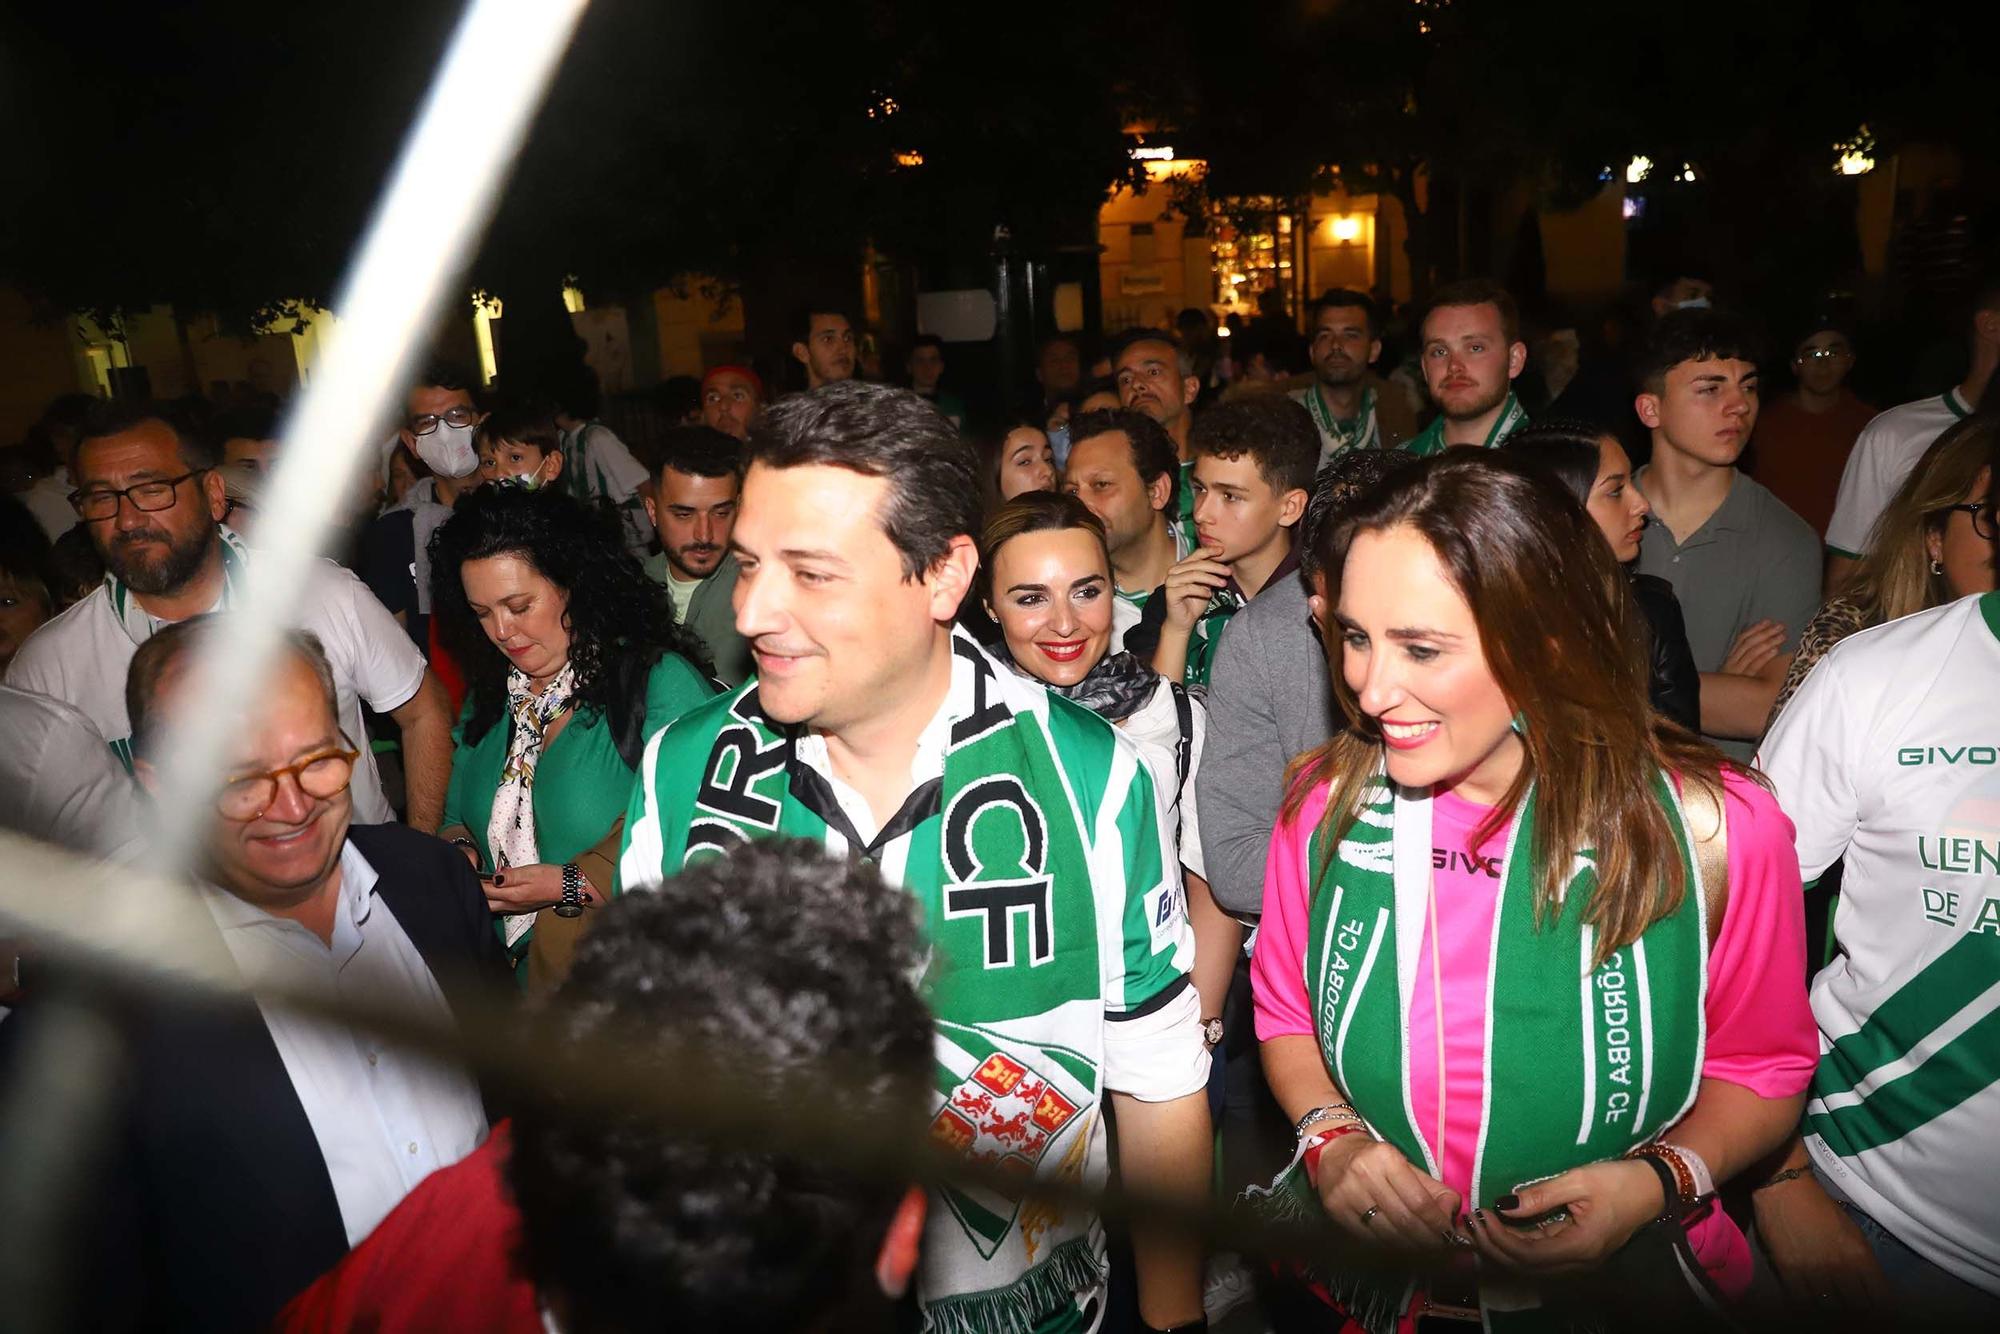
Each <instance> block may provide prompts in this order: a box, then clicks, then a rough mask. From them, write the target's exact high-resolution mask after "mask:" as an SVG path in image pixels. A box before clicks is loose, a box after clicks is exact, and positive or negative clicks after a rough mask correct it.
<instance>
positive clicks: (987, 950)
mask: <svg viewBox="0 0 2000 1334" xmlns="http://www.w3.org/2000/svg"><path fill="white" fill-rule="evenodd" d="M953 650H954V658H953V664H952V667H953V673H954V680H953V687H952V692H951V696H950V699H951V701H952V703H950V704H948V705H947V708H948V709H950V710H951V716H950V718H949V729H950V732H949V741H948V744H947V746H946V750H945V756H944V773H943V778H942V781H939V780H938V779H936V778H933V779H931V780H930V782H929V783H928V784H925V785H924V786H921V787H919V789H918V791H917V794H916V795H915V796H913V798H912V801H911V804H909V805H906V806H905V808H904V811H903V812H902V813H901V814H899V815H898V817H897V818H896V819H894V820H892V821H891V822H890V824H889V825H888V826H887V827H885V828H884V830H883V831H882V833H881V835H880V836H878V838H877V839H876V842H875V844H874V845H871V846H870V847H869V848H863V847H861V846H860V845H859V844H858V842H857V841H856V840H855V838H854V837H853V836H852V835H851V832H850V831H851V825H850V823H849V821H848V820H847V818H846V816H845V815H844V813H842V812H841V811H840V809H839V806H838V802H837V800H836V799H835V797H834V795H833V793H832V792H831V791H830V790H829V789H828V787H827V784H826V780H825V779H824V777H823V776H822V775H820V774H819V773H818V771H816V770H814V769H812V768H811V767H810V766H808V765H806V764H804V763H803V762H802V761H800V760H799V759H798V758H797V756H796V754H795V745H796V736H795V734H794V729H787V728H785V727H783V726H781V725H779V724H776V723H773V722H772V721H771V720H770V719H769V718H767V717H766V716H765V715H764V713H763V711H762V709H761V708H760V707H759V704H758V697H757V684H756V682H755V681H752V682H750V683H749V684H747V685H745V686H743V687H742V688H740V689H739V690H737V691H736V693H735V694H734V695H733V696H732V697H730V698H729V699H728V700H727V701H726V702H725V701H722V700H717V701H713V702H711V704H709V705H707V706H704V709H705V712H700V713H697V714H695V715H690V716H689V717H687V718H685V719H683V720H682V722H681V723H680V724H678V725H677V729H676V730H678V728H679V727H685V726H689V725H694V726H696V727H699V728H701V729H703V731H704V733H705V735H700V736H696V737H693V738H689V740H690V741H691V742H692V743H693V747H694V748H693V753H698V754H705V755H706V760H705V762H704V766H703V769H702V773H701V780H700V782H699V784H698V785H697V784H693V783H673V784H671V786H670V785H669V784H667V783H662V784H660V811H659V821H658V825H659V828H660V830H661V837H662V839H663V840H664V843H665V846H664V847H663V848H662V849H661V856H662V864H664V865H667V866H675V865H683V864H685V863H687V862H689V861H692V860H695V859H697V858H700V857H702V856H705V855H714V854H716V853H718V852H721V851H722V850H724V849H727V848H729V847H731V846H733V845H734V844H735V843H737V842H738V841H739V840H743V839H750V838H762V837H769V836H784V837H795V838H808V839H813V840H815V841H818V842H822V843H823V842H825V841H826V840H827V837H828V833H829V830H830V829H837V830H841V831H842V832H843V833H844V834H848V842H849V844H850V851H852V852H856V853H860V854H862V855H866V856H876V855H879V856H881V857H882V858H883V859H884V860H885V861H886V860H888V859H889V854H890V852H891V851H895V850H896V849H894V846H893V845H895V844H896V843H898V842H900V841H903V840H907V843H906V845H905V847H904V848H903V849H901V850H900V854H901V855H900V857H899V860H900V861H901V862H902V868H901V878H902V882H903V885H904V888H905V889H906V890H907V891H908V892H909V893H910V894H911V895H912V896H914V897H915V898H916V899H917V901H918V903H919V904H920V905H921V907H922V911H923V915H924V922H925V927H926V935H927V938H928V939H929V941H930V944H931V959H930V963H929V967H928V970H927V972H926V975H925V978H924V990H925V994H926V996H927V999H928V1000H929V1002H930V1005H931V1009H932V1013H933V1014H934V1015H935V1016H936V1020H937V1030H938V1035H937V1043H936V1066H935V1070H934V1076H935V1078H934V1094H933V1101H932V1118H931V1135H932V1137H933V1138H934V1139H935V1140H936V1141H937V1142H939V1143H940V1144H943V1145H944V1146H946V1147H947V1148H949V1149H951V1150H953V1151H955V1152H957V1153H959V1154H962V1155H963V1156H964V1157H965V1158H967V1159H968V1160H970V1161H972V1162H976V1163H980V1164H983V1165H986V1166H988V1167H993V1168H997V1169H998V1170H999V1171H1001V1172H1002V1173H1005V1174H1010V1175H1013V1176H1016V1177H1018V1178H1023V1179H1025V1178H1027V1177H1030V1176H1034V1175H1045V1176H1052V1177H1057V1178H1060V1179H1063V1180H1066V1181H1071V1182H1075V1181H1081V1180H1083V1179H1084V1177H1085V1174H1086V1172H1090V1173H1097V1172H1101V1171H1102V1168H1103V1164H1102V1162H1101V1161H1093V1158H1094V1157H1101V1154H1102V1148H1101V1137H1100V1136H1094V1135H1093V1128H1094V1125H1095V1123H1096V1121H1097V1120H1098V1117H1099V1115H1100V1112H1099V1106H1098V1104H1099V1101H1100V1097H1101V1088H1102V1080H1101V1068H1102V1062H1103V1053H1102V1049H1103V1024H1104V1001H1103V982H1102V977H1101V973H1100V967H1099V941H1098V930H1099V926H1098V921H1097V915H1096V914H1097V909H1096V896H1095V895H1093V894H1092V893H1091V892H1090V888H1089V885H1090V868H1089V863H1088V862H1087V860H1086V848H1085V836H1084V833H1083V830H1084V828H1085V827H1086V826H1085V825H1084V823H1083V817H1082V816H1081V814H1080V807H1079V805H1078V802H1077V794H1075V793H1073V792H1072V791H1071V790H1070V787H1069V784H1068V780H1067V779H1066V777H1065V775H1064V772H1063V770H1062V769H1061V768H1060V767H1059V766H1058V764H1057V762H1056V759H1055V755H1054V750H1053V747H1052V743H1051V739H1050V733H1049V731H1048V724H1047V721H1046V718H1045V717H1044V716H1043V713H1044V712H1045V711H1046V710H1047V709H1050V708H1070V707H1074V706H1071V705H1069V704H1068V703H1066V702H1064V701H1058V700H1050V699H1049V697H1048V696H1047V695H1046V693H1045V692H1043V691H1042V690H1041V689H1040V688H1039V687H1038V686H1035V685H1033V684H1031V683H1028V682H1024V681H1021V680H1018V679H1016V678H1015V677H1014V676H1013V675H1012V674H1011V673H1007V672H1002V671H997V670H996V669H995V665H994V663H993V660H992V659H991V658H989V657H988V656H987V655H986V654H985V653H984V652H982V651H981V650H980V649H979V648H978V647H977V645H975V644H974V643H973V642H972V641H971V639H970V638H969V637H966V636H964V635H963V634H962V633H961V634H959V635H957V636H955V637H954V639H953ZM1037 705H1039V706H1040V711H1038V709H1037ZM662 763H663V766H664V761H663V762H662ZM641 781H642V782H643V781H644V779H643V778H642V780H641ZM926 788H927V789H928V795H925V793H926ZM677 842H678V844H679V846H676V843H677ZM648 855H650V850H649V852H648ZM1057 887H1061V892H1057ZM1094 1145H1095V1146H1098V1147H1096V1148H1095V1149H1093V1146H1094ZM931 1208H932V1214H933V1219H932V1223H931V1225H930V1226H929V1227H928V1228H927V1229H926V1232H925V1237H924V1263H923V1267H922V1278H921V1283H920V1295H921V1297H922V1299H923V1304H924V1310H925V1316H926V1321H927V1326H928V1327H929V1328H931V1329H937V1330H947V1331H952V1332H953V1334H961V1332H962V1334H987V1332H989V1331H992V1332H995V1334H998V1332H1000V1331H1007V1332H1010V1334H1011V1332H1013V1331H1020V1332H1022V1334H1025V1331H1028V1330H1030V1329H1031V1328H1033V1327H1034V1325H1035V1324H1036V1322H1037V1319H1038V1318H1045V1317H1047V1316H1048V1315H1050V1314H1051V1313H1052V1312H1054V1311H1056V1310H1057V1309H1059V1308H1060V1307H1061V1305H1062V1304H1063V1303H1065V1302H1067V1301H1069V1300H1071V1299H1072V1297H1073V1294H1075V1293H1077V1292H1079V1291H1082V1290H1085V1289H1088V1288H1091V1287H1093V1286H1095V1285H1096V1284H1098V1283H1099V1282H1100V1281H1101V1279H1102V1273H1103V1271H1102V1259H1101V1252H1100V1250H1099V1247H1098V1244H1097V1240H1096V1238H1095V1237H1094V1235H1093V1233H1094V1219H1093V1218H1091V1217H1090V1216H1089V1215H1087V1214H1082V1213H1079V1212H1078V1211H1074V1210H1071V1211H1068V1212H1066V1213H1058V1212H1057V1211H1053V1210H1050V1209H1046V1208H1042V1207H1040V1206H1039V1205H1037V1204H1035V1203H1034V1202H1030V1201H1026V1200H1025V1199H1024V1197H1023V1196H1022V1195H1021V1194H1019V1193H1015V1192H1012V1191H996V1190H993V1189H990V1188H988V1187H986V1186H984V1185H980V1186H972V1185H967V1186H963V1187H958V1186H947V1187H945V1188H944V1189H943V1190H941V1191H940V1192H939V1193H938V1194H936V1195H934V1196H933V1199H932V1206H931Z"/></svg>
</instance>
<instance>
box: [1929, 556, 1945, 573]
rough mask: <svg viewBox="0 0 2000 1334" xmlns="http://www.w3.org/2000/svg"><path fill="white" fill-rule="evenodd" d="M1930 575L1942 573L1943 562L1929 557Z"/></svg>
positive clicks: (1934, 557)
mask: <svg viewBox="0 0 2000 1334" xmlns="http://www.w3.org/2000/svg"><path fill="white" fill-rule="evenodd" d="M1931 573H1932V574H1943V573H1944V562H1943V561H1941V560H1939V559H1938V558H1937V557H1936V556H1933V557H1931Z"/></svg>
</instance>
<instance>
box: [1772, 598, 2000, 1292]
mask: <svg viewBox="0 0 2000 1334" xmlns="http://www.w3.org/2000/svg"><path fill="white" fill-rule="evenodd" d="M1758 767H1759V768H1761V769H1762V770H1763V771H1764V773H1765V774H1767V775H1768V776H1769V777H1770V779H1771V782H1772V784H1773V786H1774V787H1775V788H1776V790H1777V795H1778V800H1779V802H1780V803H1781V804H1782V805H1783V806H1784V808H1785V813H1786V814H1787V815H1789V816H1791V818H1792V822H1793V824H1794V826H1795V827H1796V829H1797V838H1798V853H1799V869H1800V871H1801V872H1802V873H1803V874H1804V876H1805V878H1806V879H1807V880H1808V881H1812V880H1814V879H1816V878H1818V877H1819V876H1820V875H1821V874H1822V873H1823V872H1824V871H1825V870H1826V868H1827V867H1828V866H1829V865H1831V864H1832V863H1833V861H1834V860H1835V859H1836V858H1839V857H1843V856H1844V857H1845V858H1846V872H1845V875H1844V878H1843V880H1842V882H1841V893H1840V902H1839V906H1838V907H1837V908H1836V909H1835V912H1834V919H1833V928H1834V936H1835V939H1836V940H1837V941H1838V942H1839V946H1840V956H1839V957H1837V958H1836V959H1834V960H1833V962H1832V963H1830V964H1829V965H1828V966H1827V967H1826V968H1825V969H1824V970H1822V971H1821V972H1820V974H1819V976H1818V978H1816V979H1815V980H1814V982H1813V987H1812V1008H1813V1016H1814V1017H1815V1018H1816V1019H1817V1020H1818V1021H1819V1028H1820V1052H1821V1055H1820V1064H1819V1070H1818V1072H1817V1074H1816V1075H1815V1076H1814V1079H1813V1086H1812V1093H1811V1098H1810V1101H1809V1102H1808V1103H1807V1104H1806V1125H1805V1131H1806V1147H1807V1149H1808V1151H1809V1152H1810V1153H1811V1154H1812V1158H1813V1162H1814V1164H1815V1165H1816V1166H1817V1167H1818V1168H1819V1170H1820V1171H1821V1172H1822V1173H1823V1174H1824V1175H1825V1176H1826V1177H1827V1178H1828V1179H1829V1181H1830V1183H1831V1184H1832V1185H1833V1186H1834V1188H1835V1189H1837V1190H1838V1191H1840V1192H1841V1193H1843V1194H1845V1195H1846V1196H1847V1197H1848V1198H1849V1199H1850V1200H1852V1201H1853V1202H1854V1204H1855V1205H1856V1206H1857V1207H1858V1208H1860V1209H1862V1210H1863V1211H1864V1212H1866V1213H1867V1214H1869V1215H1870V1216H1871V1217H1873V1218H1874V1219H1875V1220H1876V1221H1877V1222H1879V1223H1881V1224H1882V1226H1884V1227H1886V1228H1887V1229H1889V1231H1890V1232H1891V1233H1893V1234H1894V1235H1895V1237H1896V1239H1897V1240H1898V1241H1901V1242H1902V1243H1903V1244H1904V1245H1906V1246H1908V1247H1910V1249H1912V1250H1914V1251H1916V1252H1917V1253H1918V1254H1919V1255H1921V1256H1923V1257H1924V1258H1925V1259H1926V1260H1929V1261H1930V1262H1931V1263H1933V1264H1935V1265H1938V1266H1939V1267H1941V1268H1943V1269H1946V1270H1948V1271H1949V1272H1951V1273H1953V1274H1955V1275H1957V1276H1958V1277H1959V1278H1962V1279H1964V1280H1965V1281H1966V1282H1967V1283H1971V1284H1973V1285H1975V1286H1977V1287H1979V1288H1982V1289H1984V1290H1985V1291H1987V1292H1990V1293H1996V1294H2000V1158H1996V1157H1995V1155H1994V1153H1993V1144H1994V1132H1995V1128H1996V1127H2000V593H1987V594H1985V595H1984V596H1975V597H1968V598H1961V599H1960V600H1958V601H1957V602H1953V603H1950V604H1949V605H1947V606H1943V607H1938V608H1936V609H1934V610H1931V611H1927V612H1920V613H1918V614H1917V615H1915V616H1906V617H1904V618H1903V619H1901V620H1898V621H1891V622H1889V623H1888V624H1887V625H1882V626H1877V627H1876V628H1875V629H1872V630H1864V631H1862V632H1860V633H1859V634H1855V635H1852V636H1850V637H1848V638H1847V639H1844V640H1842V641H1841V642H1840V643H1839V644H1836V645H1835V646H1834V647H1833V649H1832V650H1831V651H1830V652H1828V654H1827V655H1826V657H1825V658H1824V659H1823V660H1822V661H1821V662H1820V664H1819V665H1818V666H1817V667H1815V668H1814V669H1813V670H1812V673H1811V674H1810V675H1809V676H1807V677H1806V681H1805V684H1804V685H1803V686H1802V687H1801V688H1800V690H1799V692H1798V694H1797V695H1795V696H1793V698H1792V702H1791V703H1790V704H1788V705H1787V706H1786V707H1785V711H1784V712H1783V713H1782V714H1780V715H1779V716H1778V722H1777V725H1776V726H1775V727H1773V728H1772V729H1771V733H1770V735H1769V736H1768V737H1767V738H1765V741H1764V747H1763V750H1762V752H1761V753H1760V754H1759V756H1758Z"/></svg>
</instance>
